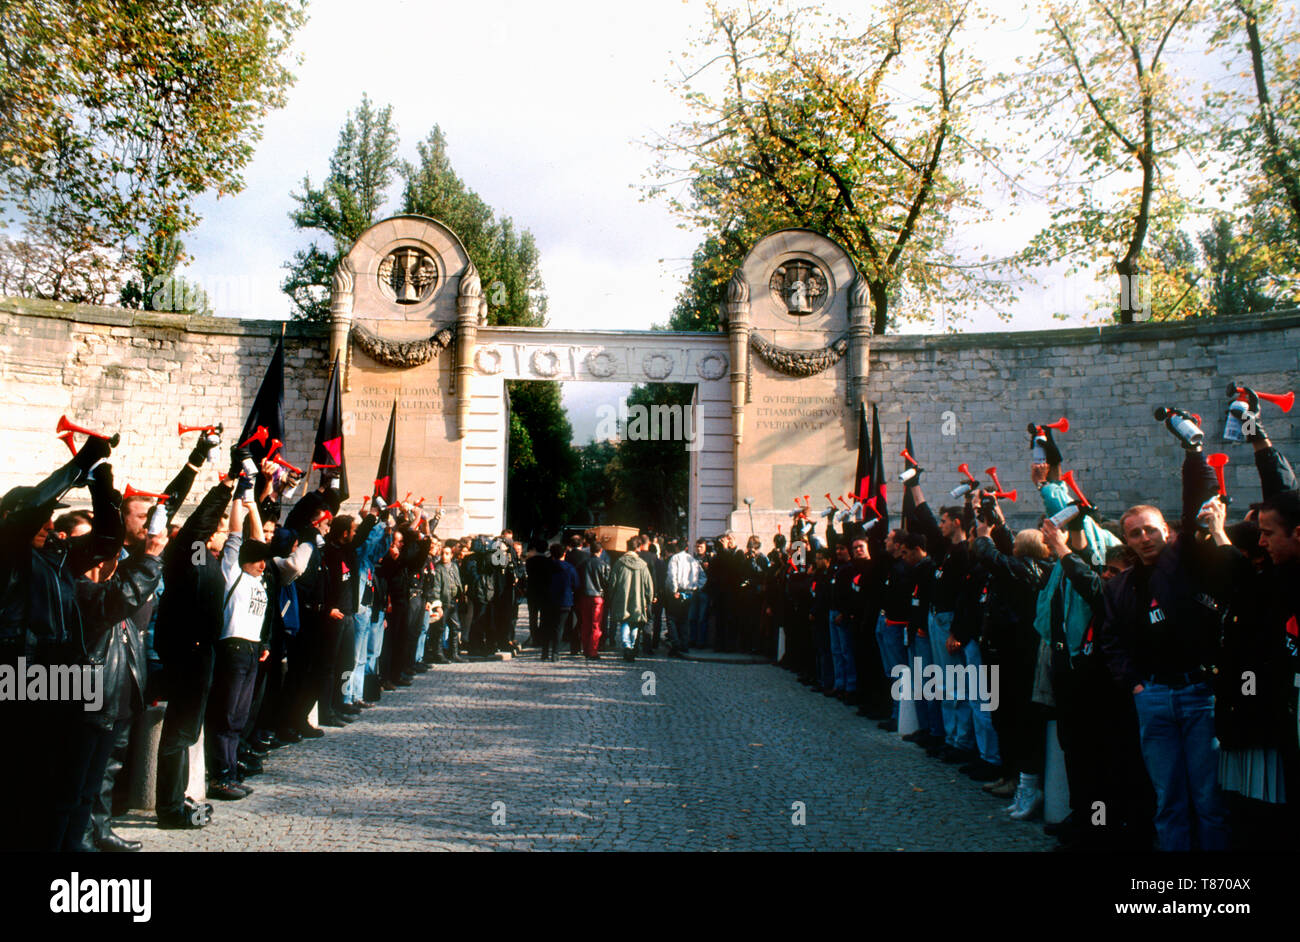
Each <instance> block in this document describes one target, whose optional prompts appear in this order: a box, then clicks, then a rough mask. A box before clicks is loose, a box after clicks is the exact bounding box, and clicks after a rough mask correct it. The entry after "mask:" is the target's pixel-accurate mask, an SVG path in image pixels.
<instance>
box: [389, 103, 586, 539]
mask: <svg viewBox="0 0 1300 942" xmlns="http://www.w3.org/2000/svg"><path fill="white" fill-rule="evenodd" d="M416 150H417V155H418V158H419V159H418V161H417V162H416V163H404V164H403V165H402V168H401V173H402V177H403V180H404V186H403V190H402V211H403V212H405V213H414V214H418V215H422V216H429V217H432V218H434V219H437V220H438V221H439V222H441V223H443V224H444V225H446V226H447V227H448V228H450V229H451V230H452V231H453V232H455V233H456V235H458V236H459V237H460V240H461V243H462V244H463V245H464V246H465V251H466V252H468V253H469V257H470V258H471V259H473V261H474V265H475V267H476V268H477V269H478V272H479V278H480V279H481V280H482V283H483V290H484V294H485V296H486V298H487V302H488V322H489V323H491V324H507V325H512V326H523V327H543V326H545V324H546V290H545V285H544V284H543V282H542V274H541V267H540V255H539V253H538V251H537V243H536V242H535V241H534V239H533V235H532V233H531V232H529V231H528V230H527V229H519V228H518V227H516V225H515V223H514V220H513V219H511V218H510V217H509V216H502V217H498V216H497V214H496V213H495V212H494V211H493V210H492V208H491V207H490V206H488V205H487V203H485V202H484V201H483V199H482V198H481V197H480V196H479V195H478V194H477V193H476V192H474V190H472V189H470V187H469V186H467V185H466V184H465V182H464V181H463V180H462V179H461V178H460V177H459V176H458V175H457V174H456V172H455V170H454V168H453V167H452V165H451V158H450V156H449V155H448V153H447V139H446V136H445V135H444V134H443V132H442V129H441V128H438V127H436V126H435V127H434V128H433V130H432V131H431V132H429V134H428V136H427V137H426V138H425V139H424V140H423V141H421V142H420V143H419V144H418V145H417V147H416ZM506 393H507V395H508V396H509V398H510V404H511V413H510V429H509V442H508V448H509V456H510V457H509V468H508V469H507V487H506V490H507V494H508V502H507V508H506V512H507V520H509V522H510V525H511V526H512V527H514V528H515V529H516V530H517V531H518V532H519V533H523V534H529V535H532V534H539V533H546V534H550V533H552V532H554V531H555V530H556V529H557V528H559V527H560V526H561V525H563V524H564V523H566V522H568V521H569V519H571V518H572V517H573V515H574V514H576V513H577V512H578V510H579V505H578V499H579V496H578V488H577V486H576V485H577V478H578V476H579V461H578V455H577V453H576V452H575V451H574V449H573V443H572V438H573V428H572V426H571V425H570V424H569V420H568V416H567V415H566V413H565V410H564V404H563V402H562V401H561V399H560V384H559V383H544V382H526V381H511V382H509V383H507V384H506Z"/></svg>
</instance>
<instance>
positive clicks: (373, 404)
mask: <svg viewBox="0 0 1300 942" xmlns="http://www.w3.org/2000/svg"><path fill="white" fill-rule="evenodd" d="M394 394H396V396H397V421H398V424H399V425H400V424H402V423H404V422H408V421H411V422H414V421H424V420H426V419H427V418H428V417H429V416H430V415H442V414H444V413H443V403H444V400H445V398H446V397H445V393H444V391H443V389H442V388H441V386H439V385H437V384H435V383H426V384H422V385H420V386H413V387H411V388H409V389H398V390H393V389H392V388H390V387H386V386H362V387H360V388H359V389H357V390H356V391H355V393H354V395H356V397H357V398H356V399H355V400H353V403H352V405H353V410H354V414H355V416H356V420H357V421H358V422H375V423H379V424H381V425H382V424H384V423H386V422H387V421H388V414H389V411H390V410H391V409H392V408H393V396H394Z"/></svg>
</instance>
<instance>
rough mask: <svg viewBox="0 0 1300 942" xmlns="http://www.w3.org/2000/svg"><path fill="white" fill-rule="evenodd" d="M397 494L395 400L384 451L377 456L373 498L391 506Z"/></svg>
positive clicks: (389, 418) (389, 419)
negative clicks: (381, 499)
mask: <svg viewBox="0 0 1300 942" xmlns="http://www.w3.org/2000/svg"><path fill="white" fill-rule="evenodd" d="M396 494H397V400H396V399H394V400H393V413H392V415H390V416H389V417H388V436H387V437H386V438H385V439H384V450H383V451H382V452H381V453H380V455H379V470H378V471H376V472H375V496H377V497H382V498H383V499H384V503H386V504H391V503H392V502H393V501H394V500H396Z"/></svg>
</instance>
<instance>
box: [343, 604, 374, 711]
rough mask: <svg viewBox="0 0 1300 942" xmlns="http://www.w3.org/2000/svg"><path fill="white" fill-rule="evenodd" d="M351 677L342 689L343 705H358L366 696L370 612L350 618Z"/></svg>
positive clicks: (363, 612)
mask: <svg viewBox="0 0 1300 942" xmlns="http://www.w3.org/2000/svg"><path fill="white" fill-rule="evenodd" d="M352 634H353V640H354V644H353V646H352V653H353V658H354V660H353V663H352V676H350V677H349V678H348V682H347V685H346V686H345V687H344V688H343V702H344V703H360V702H361V701H362V700H363V699H364V698H365V694H366V659H367V655H368V652H369V650H370V610H369V609H365V610H364V611H360V612H357V613H356V614H355V615H353V616H352Z"/></svg>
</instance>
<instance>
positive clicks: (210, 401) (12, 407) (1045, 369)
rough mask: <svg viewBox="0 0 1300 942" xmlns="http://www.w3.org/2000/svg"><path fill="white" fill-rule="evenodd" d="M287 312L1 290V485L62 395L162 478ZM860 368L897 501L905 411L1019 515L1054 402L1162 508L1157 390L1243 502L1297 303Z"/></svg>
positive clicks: (290, 374)
mask: <svg viewBox="0 0 1300 942" xmlns="http://www.w3.org/2000/svg"><path fill="white" fill-rule="evenodd" d="M281 327H282V325H281V324H280V323H279V322H274V321H239V320H228V319H220V318H195V317H185V316H181V315H174V314H154V313H145V312H136V311H126V310H122V309H118V308H95V307H83V306H77V305H62V304H52V303H48V302H39V301H30V300H20V299H12V298H4V299H0V402H2V403H3V412H0V441H3V447H2V448H0V493H3V491H5V490H7V489H8V488H10V487H12V486H14V485H16V484H20V483H30V482H31V481H32V480H33V479H34V478H36V477H37V476H38V475H40V474H41V473H42V472H44V471H45V470H47V469H49V468H51V467H53V466H55V465H56V464H58V463H61V462H63V461H65V460H66V456H67V451H66V449H65V448H64V446H63V444H62V443H61V442H59V441H58V439H56V438H55V437H54V427H55V423H56V422H57V421H58V418H59V416H60V415H61V414H65V413H66V414H67V415H68V417H69V419H71V420H72V421H74V422H77V423H79V424H83V425H87V426H90V427H92V428H96V429H101V430H104V431H110V432H111V431H120V432H121V433H122V446H121V451H120V452H119V456H118V458H117V459H115V461H114V466H115V468H117V470H118V475H117V477H118V481H119V482H120V483H123V484H124V483H126V482H129V483H131V484H132V485H134V486H135V487H138V488H140V489H143V490H157V489H159V488H161V487H162V486H163V485H164V484H166V482H167V481H168V480H170V478H171V476H172V475H173V474H174V473H175V472H176V470H177V469H178V468H179V467H180V465H181V463H182V462H183V461H184V459H185V456H186V455H187V454H188V452H189V446H190V445H191V444H192V442H193V436H187V437H186V438H185V439H184V440H183V441H182V440H181V439H179V438H178V437H177V436H176V422H177V421H178V420H180V421H183V422H185V423H187V424H194V425H198V424H206V423H209V422H223V423H224V424H225V425H226V428H227V429H230V430H237V429H239V428H240V427H241V426H242V424H243V421H244V417H245V415H246V414H247V410H248V407H249V404H250V403H251V401H252V397H253V396H254V395H255V393H256V390H257V385H258V383H260V381H261V378H262V374H263V372H264V370H265V366H266V363H267V360H268V359H269V357H270V354H271V352H272V350H273V349H274V346H275V339H276V337H277V336H278V335H279V334H280V330H281ZM327 349H328V343H327V339H326V335H325V329H324V328H323V327H322V328H317V327H305V326H301V325H296V324H291V325H289V326H288V327H287V330H286V333H285V420H286V425H287V432H288V434H289V437H290V439H291V441H290V444H289V447H288V449H287V457H288V459H289V460H290V461H293V462H294V463H295V464H300V465H302V464H305V463H306V462H308V461H309V456H310V447H311V441H312V437H313V434H314V431H315V423H316V420H317V417H318V414H319V408H320V402H321V400H322V398H323V396H324V390H325V383H326V379H327V374H328V366H327V352H326V351H327ZM870 369H871V372H870V380H869V385H868V390H867V399H868V400H869V401H871V402H876V403H878V404H879V405H880V414H881V419H882V424H883V437H884V443H885V448H886V470H887V472H888V475H889V480H890V482H891V486H890V503H891V506H893V507H894V508H897V506H898V501H899V497H900V492H899V489H898V488H899V486H898V485H897V483H896V482H897V474H898V472H899V471H900V470H901V466H902V460H901V459H900V458H899V457H898V452H899V451H900V450H901V448H902V445H903V433H904V421H905V420H906V419H907V418H909V417H910V418H911V420H912V438H913V443H914V444H915V446H916V456H917V458H918V459H919V460H920V462H921V464H922V466H923V467H925V468H926V469H927V472H926V475H925V476H924V478H923V479H922V483H923V485H925V487H926V491H927V494H928V496H929V497H930V498H931V500H932V501H933V502H934V503H935V504H940V503H946V502H947V500H946V494H947V491H948V490H949V489H950V488H951V487H952V486H953V485H954V484H955V483H956V482H957V479H958V474H957V472H956V467H957V465H958V464H959V463H960V462H962V461H966V462H969V464H970V466H971V468H972V470H974V471H975V472H976V473H977V475H978V476H980V477H981V478H982V477H983V474H982V472H983V470H984V469H985V468H986V467H988V466H989V465H991V464H995V463H996V464H997V465H998V467H999V470H1000V472H1001V475H1000V476H1001V478H1002V482H1003V484H1004V486H1005V487H1007V488H1016V489H1017V490H1019V492H1020V495H1021V496H1020V500H1019V502H1018V503H1017V504H1016V505H1013V506H1012V507H1009V508H1008V509H1012V510H1013V511H1014V513H1013V516H1012V519H1013V522H1027V521H1029V520H1030V519H1032V518H1033V516H1034V515H1036V513H1037V511H1038V510H1039V504H1038V502H1037V496H1036V494H1035V493H1034V492H1033V488H1032V486H1031V485H1030V483H1029V473H1028V462H1029V451H1028V445H1027V437H1026V434H1025V424H1026V423H1027V422H1029V421H1035V422H1048V421H1054V420H1056V419H1057V418H1059V417H1060V416H1062V415H1065V416H1068V417H1069V419H1070V424H1071V429H1070V432H1069V433H1068V434H1065V435H1062V436H1060V437H1059V439H1058V441H1059V443H1060V446H1061V450H1062V451H1063V452H1064V454H1065V458H1066V467H1069V468H1074V469H1075V470H1076V471H1077V473H1078V475H1079V480H1080V482H1081V483H1082V485H1083V487H1084V490H1085V491H1086V493H1087V494H1088V496H1089V497H1090V498H1092V499H1093V500H1094V502H1096V503H1097V504H1098V505H1099V506H1101V507H1102V509H1103V510H1104V511H1106V512H1107V513H1109V514H1117V513H1118V511H1119V510H1121V509H1122V508H1123V507H1125V506H1127V505H1129V504H1132V503H1136V502H1139V501H1152V502H1155V503H1158V504H1160V505H1161V506H1164V507H1166V508H1169V509H1171V510H1172V509H1174V508H1176V506H1177V501H1178V468H1179V456H1180V454H1181V453H1180V451H1179V449H1178V446H1177V444H1176V443H1175V442H1174V440H1173V438H1172V437H1171V436H1170V435H1169V434H1168V433H1167V432H1165V431H1164V429H1163V427H1162V426H1161V425H1160V424H1159V423H1157V422H1156V421H1154V419H1153V418H1152V417H1151V410H1152V408H1153V407H1154V406H1157V405H1160V404H1162V403H1166V402H1167V403H1168V404H1172V405H1179V406H1181V407H1183V408H1185V409H1188V410H1190V411H1193V412H1198V413H1201V414H1202V416H1203V417H1204V419H1205V422H1204V427H1205V431H1206V437H1207V440H1208V441H1209V442H1210V443H1211V444H1212V448H1213V449H1214V450H1219V449H1222V450H1226V451H1228V453H1229V455H1230V456H1231V462H1232V463H1231V464H1230V465H1229V466H1228V486H1229V490H1230V492H1231V493H1234V494H1236V495H1237V507H1238V508H1239V509H1240V508H1242V507H1244V505H1245V504H1246V503H1249V502H1250V501H1251V500H1255V499H1257V494H1258V479H1257V477H1256V476H1255V472H1254V464H1253V461H1252V459H1251V453H1250V449H1249V448H1248V447H1247V446H1230V447H1224V446H1222V445H1220V444H1218V439H1219V437H1220V435H1221V432H1222V427H1223V423H1222V413H1223V408H1224V405H1225V400H1224V397H1223V394H1222V393H1223V387H1224V385H1225V384H1226V383H1227V382H1228V381H1229V380H1233V379H1235V380H1240V381H1243V382H1250V383H1251V384H1252V385H1254V386H1256V388H1259V389H1262V390H1265V391H1267V392H1281V391H1285V390H1288V389H1293V388H1295V387H1296V386H1297V385H1300V313H1297V312H1289V313H1286V314H1279V315H1273V316H1270V317H1251V318H1239V319H1235V320H1213V321H1203V322H1187V323H1180V324H1170V325H1163V324H1140V325H1132V326H1126V327H1119V326H1115V327H1106V328H1099V329H1098V328H1094V329H1077V330H1060V331H1041V332H1034V333H1004V334H964V335H939V336H890V337H879V338H876V339H875V340H874V341H873V342H872V347H871V358H870ZM948 412H951V413H952V415H951V416H949V417H947V418H948V421H947V422H946V423H945V413H948ZM1263 415H1264V423H1265V425H1266V427H1267V428H1268V430H1269V432H1270V433H1271V435H1272V437H1273V440H1274V441H1275V442H1276V443H1277V444H1278V445H1280V446H1281V447H1282V448H1283V449H1284V451H1286V452H1288V453H1289V454H1290V455H1292V456H1293V457H1300V449H1298V448H1297V441H1296V438H1297V422H1296V417H1300V409H1298V410H1296V411H1294V412H1293V413H1292V414H1291V415H1290V416H1284V415H1282V413H1281V412H1280V411H1279V410H1278V409H1277V408H1275V407H1273V406H1271V405H1266V406H1265V407H1264V413H1263ZM945 425H946V426H947V427H945ZM750 433H751V431H750V430H747V434H750ZM232 434H234V433H232ZM229 437H230V436H227V438H228V439H229ZM851 451H852V446H851V445H850V447H848V448H845V449H842V450H841V451H840V452H839V453H837V454H827V455H824V456H821V458H822V460H823V461H824V463H825V464H828V465H831V464H838V465H843V466H847V467H848V468H849V469H850V471H849V473H850V474H851V469H852V464H853V459H852V457H851ZM809 458H810V460H815V456H809ZM223 464H224V462H223ZM216 470H219V469H218V468H209V469H206V471H205V476H204V478H202V479H201V480H200V482H199V485H197V486H196V491H197V489H198V488H199V487H202V486H205V484H206V483H210V482H211V481H212V480H215V474H216ZM371 470H372V469H369V468H354V469H352V472H353V488H352V489H353V491H354V492H356V493H357V494H360V493H362V491H363V490H364V489H365V488H364V486H360V485H358V484H357V482H358V481H359V480H361V479H364V478H367V477H368V476H369V475H370V473H371ZM358 475H360V476H361V478H358V477H357V476H358ZM847 483H848V482H847V480H846V489H847ZM814 506H815V507H816V506H817V503H816V502H815V503H814ZM740 509H741V510H743V509H744V508H743V507H742V508H740Z"/></svg>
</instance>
